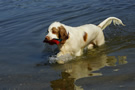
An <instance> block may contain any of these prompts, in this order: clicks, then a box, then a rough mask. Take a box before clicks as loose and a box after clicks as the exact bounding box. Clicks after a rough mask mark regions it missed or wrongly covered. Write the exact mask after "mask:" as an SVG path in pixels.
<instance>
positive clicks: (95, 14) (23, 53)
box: [0, 0, 135, 90]
mask: <svg viewBox="0 0 135 90" xmlns="http://www.w3.org/2000/svg"><path fill="white" fill-rule="evenodd" d="M134 10H135V1H134V0H123V1H122V0H121V1H120V0H65V1H64V0H0V88H1V89H3V90H52V89H54V90H108V89H109V90H114V89H115V90H134V89H135V86H134V85H135V72H134V69H135V60H134V58H135V37H134V36H135V17H134V16H135V12H134ZM110 16H115V17H118V18H120V19H121V20H122V21H123V23H124V24H125V25H126V26H124V27H123V26H114V25H110V26H109V27H107V28H106V29H105V30H104V33H105V37H106V43H105V45H104V46H102V47H100V48H95V49H93V50H87V51H85V52H84V55H82V56H80V57H76V58H74V59H73V60H72V61H70V62H68V63H66V64H64V65H58V64H49V63H48V61H49V57H50V56H51V55H56V52H58V51H57V50H55V48H56V46H49V45H47V44H44V43H42V41H43V39H44V37H45V35H46V34H47V32H46V31H47V28H48V26H49V25H50V24H51V23H52V22H54V21H60V22H62V23H64V24H67V25H70V26H79V25H83V24H87V23H93V24H96V25H98V24H99V23H100V22H102V21H103V20H104V19H106V18H107V17H110Z"/></svg>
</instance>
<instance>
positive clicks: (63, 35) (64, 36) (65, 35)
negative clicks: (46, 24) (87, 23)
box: [58, 26, 69, 44]
mask: <svg viewBox="0 0 135 90" xmlns="http://www.w3.org/2000/svg"><path fill="white" fill-rule="evenodd" d="M58 28H59V38H60V39H62V41H61V44H64V43H65V42H66V40H67V39H68V38H69V36H68V33H67V31H66V29H65V28H64V26H60V27H58Z"/></svg>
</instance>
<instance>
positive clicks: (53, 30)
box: [52, 27, 59, 37]
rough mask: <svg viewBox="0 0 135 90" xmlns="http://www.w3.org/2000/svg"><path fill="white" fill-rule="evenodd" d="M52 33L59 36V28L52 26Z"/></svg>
mask: <svg viewBox="0 0 135 90" xmlns="http://www.w3.org/2000/svg"><path fill="white" fill-rule="evenodd" d="M52 33H53V34H56V36H57V37H59V29H57V28H56V27H53V28H52Z"/></svg>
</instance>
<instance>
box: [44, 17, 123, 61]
mask: <svg viewBox="0 0 135 90" xmlns="http://www.w3.org/2000/svg"><path fill="white" fill-rule="evenodd" d="M112 22H113V23H114V25H120V24H121V25H123V26H125V25H124V24H123V22H122V21H121V20H120V19H119V18H116V17H109V18H107V19H105V20H104V21H103V22H101V23H100V24H99V25H94V24H85V25H81V26H78V27H71V26H68V25H65V24H62V23H60V22H53V23H52V24H51V25H50V26H49V28H48V34H47V35H46V37H45V40H47V41H50V40H52V39H61V40H62V41H61V42H60V44H58V48H59V50H60V52H59V53H58V54H57V57H60V56H62V55H66V54H70V55H74V56H81V55H82V54H83V49H84V48H85V47H86V48H88V49H92V48H93V47H94V46H101V45H103V44H104V43H105V38H104V33H103V30H104V29H105V28H106V27H107V26H108V25H110V24H111V23H112ZM61 63H63V62H61Z"/></svg>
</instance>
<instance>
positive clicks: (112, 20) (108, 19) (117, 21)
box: [98, 17, 125, 30]
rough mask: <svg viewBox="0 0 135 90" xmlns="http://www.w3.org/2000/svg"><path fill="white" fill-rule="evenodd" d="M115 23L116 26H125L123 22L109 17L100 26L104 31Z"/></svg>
mask: <svg viewBox="0 0 135 90" xmlns="http://www.w3.org/2000/svg"><path fill="white" fill-rule="evenodd" d="M112 22H113V24H114V25H120V24H121V25H123V26H125V25H124V24H123V23H122V21H121V20H120V19H118V18H116V17H109V18H107V19H105V20H104V21H103V22H101V23H100V24H99V25H98V26H99V27H100V28H101V29H102V30H104V29H105V28H106V27H107V26H108V25H110V24H111V23H112Z"/></svg>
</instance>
